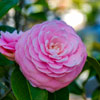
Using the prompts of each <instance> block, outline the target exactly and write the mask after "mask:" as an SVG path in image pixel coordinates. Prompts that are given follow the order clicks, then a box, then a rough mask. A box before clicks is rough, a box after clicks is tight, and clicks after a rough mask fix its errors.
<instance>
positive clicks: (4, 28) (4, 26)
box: [0, 25, 15, 33]
mask: <svg viewBox="0 0 100 100" xmlns="http://www.w3.org/2000/svg"><path fill="white" fill-rule="evenodd" d="M14 30H15V28H13V27H10V26H6V25H2V26H0V31H4V32H5V31H8V32H11V33H12V32H13V31H14Z"/></svg>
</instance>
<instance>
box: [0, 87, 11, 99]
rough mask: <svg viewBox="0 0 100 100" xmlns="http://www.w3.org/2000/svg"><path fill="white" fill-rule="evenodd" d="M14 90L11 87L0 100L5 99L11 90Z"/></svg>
mask: <svg viewBox="0 0 100 100" xmlns="http://www.w3.org/2000/svg"><path fill="white" fill-rule="evenodd" d="M11 91H12V90H11V88H10V89H9V90H8V91H7V92H6V93H5V94H4V96H2V97H1V98H0V100H3V99H4V98H5V97H6V96H7V95H8V94H9V93H10V92H11Z"/></svg>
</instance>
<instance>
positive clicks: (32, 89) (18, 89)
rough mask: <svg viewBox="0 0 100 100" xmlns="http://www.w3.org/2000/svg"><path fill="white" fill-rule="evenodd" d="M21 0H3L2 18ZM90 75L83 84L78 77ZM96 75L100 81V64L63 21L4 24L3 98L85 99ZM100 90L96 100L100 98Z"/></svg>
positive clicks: (0, 42)
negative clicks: (26, 27)
mask: <svg viewBox="0 0 100 100" xmlns="http://www.w3.org/2000/svg"><path fill="white" fill-rule="evenodd" d="M18 2H19V1H18V0H2V1H0V18H2V17H3V16H4V15H5V14H6V13H7V12H8V10H9V9H10V8H12V7H14V6H15V5H16V4H17V3H18ZM85 70H89V71H90V74H89V76H88V78H87V80H86V81H85V82H84V83H83V87H82V88H80V86H79V85H78V84H77V83H76V79H77V78H78V76H80V75H81V73H82V72H84V71H85ZM92 76H95V77H96V79H97V80H98V82H100V63H99V61H98V59H97V60H96V59H95V58H92V57H89V56H88V55H87V51H86V47H85V45H84V43H83V42H82V40H81V38H80V37H79V36H78V35H77V33H76V32H75V30H74V29H73V28H72V27H71V26H69V25H67V24H66V23H65V22H63V21H61V20H52V21H44V22H42V23H40V24H36V25H34V26H33V27H32V28H31V29H29V30H27V31H24V32H23V31H21V30H19V31H18V30H17V29H15V28H12V27H10V26H5V25H1V26H0V79H1V80H0V100H69V94H70V93H74V94H77V95H82V96H83V98H84V100H86V98H85V92H86V91H85V88H84V86H85V83H86V82H87V81H88V79H90V78H91V77H92ZM99 94H100V90H99V88H97V89H96V90H95V91H94V92H93V96H92V99H93V100H99V99H100V97H99Z"/></svg>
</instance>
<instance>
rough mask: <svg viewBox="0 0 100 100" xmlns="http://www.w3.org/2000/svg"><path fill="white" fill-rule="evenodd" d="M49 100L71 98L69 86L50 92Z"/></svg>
mask: <svg viewBox="0 0 100 100" xmlns="http://www.w3.org/2000/svg"><path fill="white" fill-rule="evenodd" d="M48 100H69V89H68V87H65V88H62V89H61V90H58V91H56V92H54V93H49V95H48Z"/></svg>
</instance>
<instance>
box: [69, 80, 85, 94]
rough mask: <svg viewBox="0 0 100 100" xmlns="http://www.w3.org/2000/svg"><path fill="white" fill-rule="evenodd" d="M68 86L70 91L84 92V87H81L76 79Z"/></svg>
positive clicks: (75, 92)
mask: <svg viewBox="0 0 100 100" xmlns="http://www.w3.org/2000/svg"><path fill="white" fill-rule="evenodd" d="M68 87H69V91H70V93H74V94H77V95H82V93H83V92H84V91H83V89H82V88H80V87H79V86H78V84H77V83H76V82H75V81H73V82H72V83H71V84H70V85H69V86H68Z"/></svg>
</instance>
